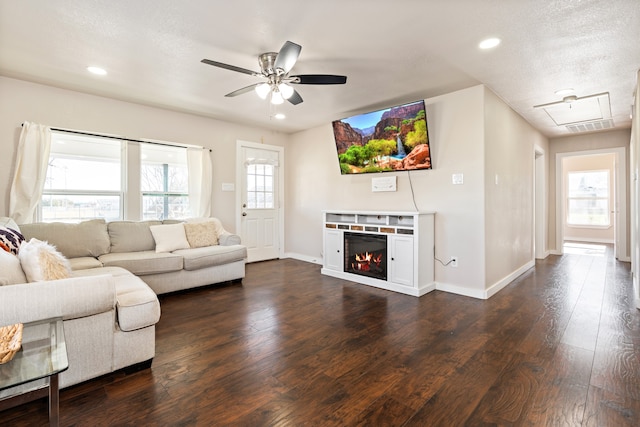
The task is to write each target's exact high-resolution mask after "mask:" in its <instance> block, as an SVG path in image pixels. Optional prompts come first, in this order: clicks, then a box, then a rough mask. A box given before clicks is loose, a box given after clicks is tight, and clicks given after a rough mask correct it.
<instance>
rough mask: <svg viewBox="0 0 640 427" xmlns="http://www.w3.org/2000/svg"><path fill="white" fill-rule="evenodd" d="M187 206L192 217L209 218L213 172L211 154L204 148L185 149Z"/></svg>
mask: <svg viewBox="0 0 640 427" xmlns="http://www.w3.org/2000/svg"><path fill="white" fill-rule="evenodd" d="M187 168H188V170H189V206H190V209H191V215H192V216H194V217H209V216H211V192H212V190H213V182H212V180H213V172H212V167H211V154H210V151H209V150H208V149H206V148H187Z"/></svg>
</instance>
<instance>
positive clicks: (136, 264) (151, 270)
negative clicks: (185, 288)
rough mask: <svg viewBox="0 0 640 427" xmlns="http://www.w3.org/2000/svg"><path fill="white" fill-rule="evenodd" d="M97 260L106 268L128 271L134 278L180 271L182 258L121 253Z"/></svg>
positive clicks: (142, 252)
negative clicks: (111, 267)
mask: <svg viewBox="0 0 640 427" xmlns="http://www.w3.org/2000/svg"><path fill="white" fill-rule="evenodd" d="M98 260H99V261H100V262H102V264H103V265H104V266H106V267H108V266H115V267H122V268H124V269H126V270H129V271H130V272H132V273H133V274H135V275H136V276H142V275H145V274H157V273H167V272H169V271H178V270H182V265H183V264H182V256H180V255H176V254H172V253H169V252H163V253H156V252H155V251H141V252H121V253H109V254H104V255H101V256H100V257H99V258H98Z"/></svg>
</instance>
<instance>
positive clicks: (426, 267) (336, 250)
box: [321, 210, 436, 297]
mask: <svg viewBox="0 0 640 427" xmlns="http://www.w3.org/2000/svg"><path fill="white" fill-rule="evenodd" d="M323 216H324V218H323V227H324V232H323V246H324V258H323V266H322V270H321V272H322V274H325V275H327V276H333V277H337V278H340V279H345V280H349V281H353V282H357V283H362V284H364V285H369V286H375V287H378V288H382V289H387V290H390V291H395V292H401V293H404V294H407V295H413V296H418V297H419V296H422V295H424V294H426V293H428V292H431V291H432V290H434V289H435V287H436V285H435V282H434V252H433V251H434V220H435V213H433V212H372V211H339V210H326V211H323ZM345 233H347V236H348V237H351V236H353V235H354V234H356V235H364V236H366V235H376V236H386V243H387V246H386V260H384V262H383V263H382V265H385V266H386V279H385V278H378V277H370V276H368V275H366V274H364V275H363V274H362V273H360V272H353V269H352V268H349V267H350V266H349V265H347V266H346V267H347V268H345V263H347V264H348V263H350V262H351V261H349V258H350V254H348V253H345V251H346V250H347V249H346V246H348V244H347V245H345Z"/></svg>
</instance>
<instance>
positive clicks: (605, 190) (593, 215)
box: [567, 170, 610, 227]
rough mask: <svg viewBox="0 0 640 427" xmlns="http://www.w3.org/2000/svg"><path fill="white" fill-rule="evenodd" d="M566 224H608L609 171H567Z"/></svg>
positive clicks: (604, 225)
mask: <svg viewBox="0 0 640 427" xmlns="http://www.w3.org/2000/svg"><path fill="white" fill-rule="evenodd" d="M567 178H568V192H567V194H568V197H567V224H569V225H575V226H603V227H606V226H609V225H610V219H609V218H610V216H609V211H610V209H609V194H610V192H609V171H608V170H601V171H581V172H568V173H567Z"/></svg>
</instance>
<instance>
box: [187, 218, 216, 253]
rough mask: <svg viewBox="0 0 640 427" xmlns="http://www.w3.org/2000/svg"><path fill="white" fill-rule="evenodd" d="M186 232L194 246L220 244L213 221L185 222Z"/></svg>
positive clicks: (190, 244)
mask: <svg viewBox="0 0 640 427" xmlns="http://www.w3.org/2000/svg"><path fill="white" fill-rule="evenodd" d="M184 232H185V234H186V235H187V240H188V241H189V246H191V247H192V248H201V247H203V246H214V245H217V244H218V233H217V232H216V226H215V224H214V223H213V222H197V223H185V224H184Z"/></svg>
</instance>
